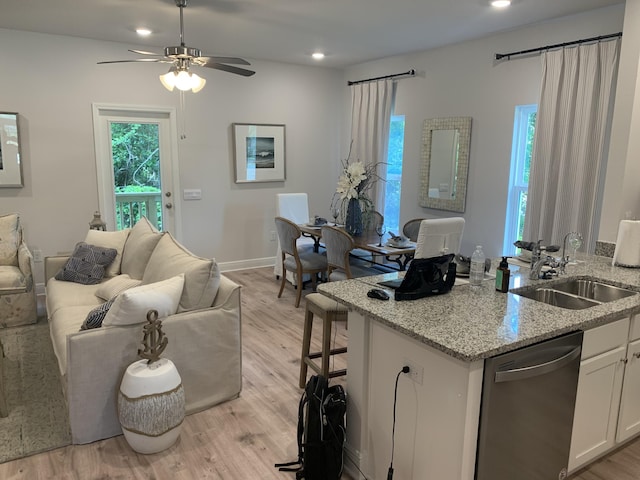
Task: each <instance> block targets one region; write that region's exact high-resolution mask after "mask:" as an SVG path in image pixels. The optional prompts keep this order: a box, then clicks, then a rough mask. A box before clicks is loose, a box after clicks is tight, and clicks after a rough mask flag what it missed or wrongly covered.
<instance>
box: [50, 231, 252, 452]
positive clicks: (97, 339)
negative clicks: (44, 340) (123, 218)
mask: <svg viewBox="0 0 640 480" xmlns="http://www.w3.org/2000/svg"><path fill="white" fill-rule="evenodd" d="M85 242H86V243H88V244H91V245H97V246H101V247H115V248H116V250H118V256H117V257H116V260H115V261H114V262H113V263H112V264H111V265H110V266H109V267H108V268H107V274H108V275H109V276H107V277H106V278H105V279H103V280H102V281H101V282H100V283H99V284H96V285H84V284H79V283H75V282H72V281H63V280H59V279H56V278H55V276H56V274H57V273H58V272H60V271H61V268H62V267H63V266H64V265H65V264H66V263H67V260H68V258H69V257H47V258H45V276H46V277H47V285H46V290H47V314H48V318H49V324H50V333H51V339H52V342H53V349H54V352H55V354H56V357H57V360H58V365H59V367H60V373H61V375H62V379H63V389H64V391H65V392H64V393H65V397H66V400H67V405H68V411H69V420H70V426H71V435H72V442H73V443H75V444H81V443H89V442H93V441H96V440H100V439H103V438H108V437H112V436H115V435H119V434H120V433H122V430H121V428H120V424H119V421H118V416H117V410H116V399H117V392H118V388H119V385H120V381H121V378H122V375H123V373H124V371H125V369H126V368H127V366H128V365H129V364H131V363H133V362H134V361H136V360H139V359H140V358H139V357H138V355H137V352H138V348H139V347H140V345H141V342H142V337H143V333H142V326H143V324H144V323H145V322H146V316H145V314H144V312H141V313H140V314H138V315H132V314H131V310H127V309H126V308H125V307H122V308H120V309H119V310H118V313H119V315H116V317H114V318H111V320H110V321H108V320H107V318H109V317H108V316H109V315H110V313H112V310H114V309H115V306H116V302H118V299H117V297H116V300H115V301H114V303H113V305H112V307H111V309H110V310H109V312H108V313H107V314H106V315H107V316H105V317H104V325H102V326H101V327H99V328H93V329H88V330H81V326H82V325H83V323H84V322H85V319H86V318H87V316H88V314H89V313H90V312H91V311H92V310H94V309H95V308H96V307H99V306H100V305H103V304H104V303H105V301H106V300H105V299H104V298H100V297H99V296H98V295H96V293H98V294H100V295H101V296H103V297H104V296H105V291H106V292H107V293H109V295H116V294H117V293H118V292H117V291H116V290H120V289H121V288H122V286H123V285H128V284H130V283H131V284H133V285H135V283H140V284H141V286H140V287H135V286H131V287H130V288H129V289H128V290H124V292H123V293H119V295H118V297H122V302H120V304H121V305H123V304H124V302H125V301H128V300H125V299H133V298H139V297H140V296H141V294H138V295H137V296H134V292H144V291H149V292H152V293H153V294H154V295H156V296H155V297H154V298H155V299H156V300H155V301H157V299H158V298H160V297H158V295H160V293H158V292H161V289H159V288H158V289H156V288H155V285H158V284H159V283H158V282H161V283H160V284H163V283H162V281H165V282H164V283H167V281H169V279H175V278H177V277H176V275H180V279H182V278H184V287H183V288H182V291H181V292H180V291H178V294H177V297H176V302H175V303H176V304H177V303H178V299H179V305H178V306H177V311H176V313H172V314H169V315H168V316H166V317H165V318H164V319H163V321H162V329H163V332H164V333H165V334H166V336H167V338H168V341H169V343H168V346H167V348H166V350H165V351H164V353H163V354H162V356H163V357H165V358H168V359H170V360H172V361H173V362H174V364H175V365H176V368H177V369H178V372H179V373H180V375H181V377H182V383H183V386H184V390H185V400H186V409H187V414H190V413H195V412H198V411H201V410H204V409H206V408H209V407H211V406H213V405H216V404H218V403H220V402H223V401H226V400H229V399H232V398H236V397H237V396H238V395H239V394H240V390H241V388H242V364H241V358H242V355H241V337H240V286H239V285H237V284H236V283H234V282H233V281H231V280H230V279H228V278H226V277H224V276H222V275H220V273H219V270H218V267H217V265H216V263H215V261H214V260H211V259H203V258H199V257H196V256H195V255H193V254H192V253H190V252H188V251H187V250H186V249H184V247H182V246H181V245H180V244H179V243H178V242H177V241H176V240H175V239H173V237H172V236H171V235H170V234H168V233H164V234H163V233H159V232H157V231H156V230H155V229H154V228H153V227H152V226H151V224H150V223H149V222H148V221H147V220H146V219H144V218H143V219H142V220H140V221H139V222H138V223H137V224H136V225H135V226H134V227H133V229H131V230H130V231H128V230H127V231H124V232H96V231H92V230H91V231H89V233H88V235H87V238H86V239H85ZM181 274H182V275H181ZM58 276H59V277H60V275H58ZM124 280H126V281H124ZM136 280H137V282H136ZM180 282H182V280H180ZM170 283H171V282H170ZM173 284H175V282H173ZM148 285H151V287H148ZM180 285H182V283H180ZM107 296H108V295H107ZM143 303H144V302H143ZM127 313H128V314H127ZM123 314H124V315H123ZM161 315H162V314H161ZM120 317H122V318H120ZM118 318H119V320H114V319H118Z"/></svg>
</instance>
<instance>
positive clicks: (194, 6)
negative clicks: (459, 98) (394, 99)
mask: <svg viewBox="0 0 640 480" xmlns="http://www.w3.org/2000/svg"><path fill="white" fill-rule="evenodd" d="M488 2H489V0H189V4H188V7H187V8H185V10H184V25H185V43H186V45H187V46H190V47H197V48H200V49H201V50H202V52H203V54H204V55H233V56H241V57H246V58H249V59H260V60H270V61H278V62H286V63H294V64H303V65H310V64H314V63H316V61H314V60H312V59H311V58H310V54H311V53H313V52H314V51H315V50H321V51H323V52H324V53H325V54H326V57H325V59H324V60H323V61H322V63H321V64H322V65H323V66H328V67H335V68H342V67H346V66H349V65H354V64H357V63H361V62H365V61H368V60H373V59H378V58H382V57H387V56H390V55H397V54H401V53H408V52H413V51H420V50H427V49H430V48H434V47H438V46H442V45H446V44H451V43H456V42H461V41H465V40H469V39H473V38H478V37H481V36H484V35H487V34H490V33H494V32H498V31H503V30H510V29H514V28H518V27H521V26H524V25H528V24H532V23H537V22H540V21H545V20H549V19H552V18H555V17H561V16H565V15H570V14H574V13H579V12H583V11H587V10H591V9H594V8H600V7H605V6H609V5H614V4H620V3H624V2H623V1H621V0H513V2H512V5H511V7H509V8H508V9H504V10H497V9H494V8H492V7H490V6H489V5H488ZM0 12H1V13H0V28H8V29H15V30H26V31H31V32H43V33H51V34H59V35H71V36H75V37H83V38H91V39H97V40H106V41H114V42H121V43H124V44H125V45H123V51H122V58H117V59H100V60H121V59H129V58H136V56H135V55H134V54H131V53H128V52H126V48H128V46H131V47H136V48H140V47H146V49H149V50H151V49H153V50H154V51H161V50H162V48H163V47H165V46H173V45H179V44H180V41H179V38H180V35H179V33H180V20H179V19H180V15H179V10H178V8H177V7H176V6H175V0H53V1H52V0H17V1H16V0H0ZM138 26H146V27H148V28H150V29H152V30H153V31H154V33H153V35H151V36H150V37H148V38H146V39H143V38H141V37H138V36H137V35H136V33H135V28H136V27H138ZM611 33H615V32H611ZM535 46H537V45H534V47H535Z"/></svg>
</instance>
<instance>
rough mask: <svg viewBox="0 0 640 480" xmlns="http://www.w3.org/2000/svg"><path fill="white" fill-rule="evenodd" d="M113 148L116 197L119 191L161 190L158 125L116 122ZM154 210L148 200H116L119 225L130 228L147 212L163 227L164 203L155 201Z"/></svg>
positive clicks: (147, 214) (124, 192) (118, 226)
mask: <svg viewBox="0 0 640 480" xmlns="http://www.w3.org/2000/svg"><path fill="white" fill-rule="evenodd" d="M111 150H112V162H113V178H114V185H115V186H114V191H115V193H116V199H117V197H118V195H117V194H118V193H122V194H134V193H157V194H159V193H160V192H161V190H160V187H161V185H160V146H159V134H158V124H154V123H124V122H123V123H112V124H111ZM150 210H151V211H147V205H146V204H145V203H144V202H136V201H128V202H116V224H117V228H118V229H119V230H120V229H123V228H127V227H130V226H132V225H133V224H135V223H136V222H137V221H138V220H139V219H140V217H141V216H143V215H144V216H146V217H147V218H149V219H153V218H154V217H155V218H156V220H157V225H158V227H159V228H160V229H161V228H162V205H161V203H160V202H159V201H158V202H154V205H153V206H152V207H151V208H150Z"/></svg>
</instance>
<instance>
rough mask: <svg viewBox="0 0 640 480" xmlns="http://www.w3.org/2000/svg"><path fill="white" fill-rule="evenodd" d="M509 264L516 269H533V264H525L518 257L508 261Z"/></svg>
mask: <svg viewBox="0 0 640 480" xmlns="http://www.w3.org/2000/svg"><path fill="white" fill-rule="evenodd" d="M507 263H508V264H509V265H514V266H516V267H525V268H531V262H525V261H524V260H520V259H518V258H516V257H511V258H508V259H507Z"/></svg>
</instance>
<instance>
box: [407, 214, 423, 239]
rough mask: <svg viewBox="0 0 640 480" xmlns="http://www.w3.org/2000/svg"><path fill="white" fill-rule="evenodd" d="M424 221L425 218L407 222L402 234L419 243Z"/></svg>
mask: <svg viewBox="0 0 640 480" xmlns="http://www.w3.org/2000/svg"><path fill="white" fill-rule="evenodd" d="M422 220H424V218H414V219H413V220H409V221H408V222H406V223H405V224H404V226H403V227H402V234H403V235H404V236H405V237H407V238H408V239H409V240H411V241H412V242H417V241H418V232H419V231H420V224H421V223H422Z"/></svg>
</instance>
